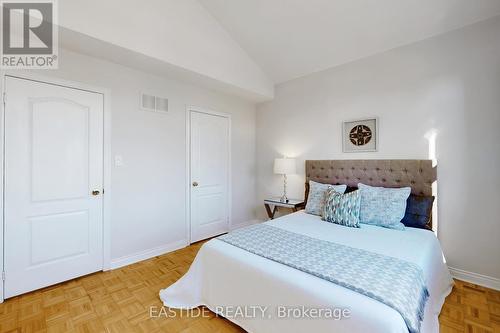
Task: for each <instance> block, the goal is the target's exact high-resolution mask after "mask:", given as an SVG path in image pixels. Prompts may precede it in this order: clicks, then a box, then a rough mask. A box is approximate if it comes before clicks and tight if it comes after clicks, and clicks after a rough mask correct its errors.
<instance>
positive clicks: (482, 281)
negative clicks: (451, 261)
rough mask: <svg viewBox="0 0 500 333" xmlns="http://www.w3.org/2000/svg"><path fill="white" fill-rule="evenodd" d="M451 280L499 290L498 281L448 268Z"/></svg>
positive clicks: (499, 281)
mask: <svg viewBox="0 0 500 333" xmlns="http://www.w3.org/2000/svg"><path fill="white" fill-rule="evenodd" d="M448 268H449V269H450V273H451V276H453V278H455V279H458V280H462V281H465V282H470V283H474V284H477V285H480V286H483V287H487V288H491V289H495V290H500V279H498V278H494V277H491V276H486V275H482V274H478V273H473V272H467V271H464V270H463V269H458V268H453V267H448Z"/></svg>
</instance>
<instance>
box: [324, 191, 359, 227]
mask: <svg viewBox="0 0 500 333" xmlns="http://www.w3.org/2000/svg"><path fill="white" fill-rule="evenodd" d="M360 210H361V194H360V192H359V191H354V192H350V193H346V194H341V193H338V192H335V191H334V190H333V189H329V190H328V191H327V196H326V204H325V208H324V211H323V220H325V221H326V222H331V223H335V224H340V225H344V226H346V227H352V228H359V213H360Z"/></svg>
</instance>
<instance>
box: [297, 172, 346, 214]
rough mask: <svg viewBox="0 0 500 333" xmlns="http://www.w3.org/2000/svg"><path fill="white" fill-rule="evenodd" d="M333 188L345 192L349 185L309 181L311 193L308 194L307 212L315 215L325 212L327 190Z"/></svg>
mask: <svg viewBox="0 0 500 333" xmlns="http://www.w3.org/2000/svg"><path fill="white" fill-rule="evenodd" d="M331 188H333V189H334V190H335V191H337V192H339V193H344V192H345V190H346V189H347V185H330V184H322V183H316V182H313V181H312V180H310V181H309V195H308V196H307V204H306V213H308V214H313V215H321V214H323V209H324V208H325V200H326V191H327V190H328V189H331Z"/></svg>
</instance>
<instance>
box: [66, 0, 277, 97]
mask: <svg viewBox="0 0 500 333" xmlns="http://www.w3.org/2000/svg"><path fill="white" fill-rule="evenodd" d="M58 3H59V24H60V25H61V26H63V27H65V28H68V29H71V30H74V31H77V32H80V33H83V34H85V35H88V36H91V37H94V38H97V39H99V40H103V41H105V42H107V43H110V44H113V45H117V46H120V47H123V48H125V49H128V50H132V51H135V52H138V53H140V54H144V55H148V56H149V57H151V58H154V59H157V60H161V61H163V62H166V63H168V64H171V65H173V66H176V67H178V68H180V69H184V70H188V71H192V72H194V73H198V74H201V75H203V76H206V77H209V78H213V79H215V80H219V81H221V82H223V83H225V84H228V85H233V86H236V87H238V88H240V89H242V90H246V91H248V92H251V93H253V94H256V95H260V96H263V97H265V98H272V97H273V90H274V84H273V82H272V81H271V80H270V79H269V78H268V77H267V75H266V74H265V73H264V72H263V71H262V70H261V68H260V67H259V66H258V65H257V64H256V63H255V62H254V61H253V60H252V59H251V58H250V57H249V56H248V55H247V54H246V53H245V51H244V50H243V49H242V48H241V47H240V46H239V45H238V44H237V43H236V42H235V41H234V40H233V39H232V38H231V37H230V35H229V34H228V33H227V32H226V31H225V30H224V29H223V28H222V26H221V25H220V24H219V22H218V21H217V20H215V19H214V18H213V17H212V16H211V15H210V14H209V13H208V12H207V10H206V9H205V8H204V7H203V6H202V5H201V4H200V3H198V1H196V0H182V1H179V0H148V1H136V0H106V1H102V0H85V1H81V0H64V1H59V2H58ZM63 42H64V40H63ZM89 47H90V46H89Z"/></svg>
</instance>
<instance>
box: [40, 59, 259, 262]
mask: <svg viewBox="0 0 500 333" xmlns="http://www.w3.org/2000/svg"><path fill="white" fill-rule="evenodd" d="M59 61H60V63H59V67H60V69H59V70H55V71H47V70H46V71H39V73H38V74H41V75H44V76H53V77H57V78H61V79H65V80H70V81H76V82H82V83H86V84H90V85H96V86H99V87H103V88H108V89H110V90H111V109H112V153H113V155H121V156H123V162H124V166H122V167H114V168H113V170H112V204H111V219H112V221H111V257H112V260H116V259H119V258H123V257H127V256H130V255H134V254H137V253H141V252H143V251H147V250H150V249H155V248H159V247H166V248H167V247H168V245H170V244H174V243H179V242H182V241H185V240H186V214H185V211H186V200H185V191H186V176H187V175H186V118H185V114H186V105H196V106H200V107H204V108H208V109H212V110H216V111H219V112H226V113H229V114H231V117H232V186H233V187H232V194H233V206H232V223H233V225H234V224H239V223H243V222H247V221H249V220H253V219H254V209H255V204H256V202H255V198H256V193H255V189H256V186H255V106H254V105H253V104H251V103H248V102H244V101H242V100H240V99H238V98H234V97H231V96H227V95H223V94H220V93H216V92H212V91H209V90H206V89H202V88H198V87H195V86H191V85H187V84H183V83H180V82H176V81H170V80H167V79H163V78H159V77H155V76H153V75H148V74H145V73H142V72H139V71H135V70H132V69H129V68H127V67H123V66H120V65H116V64H113V63H109V62H106V61H102V60H99V59H95V58H90V57H87V56H83V55H80V54H76V53H73V52H68V51H65V50H61V52H60V56H59ZM141 91H144V92H148V93H151V94H157V95H159V96H165V97H167V98H169V112H168V114H166V115H163V114H156V113H152V112H145V111H141V110H140V109H139V96H140V92H141Z"/></svg>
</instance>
